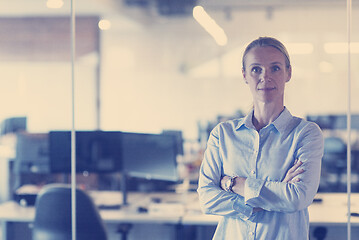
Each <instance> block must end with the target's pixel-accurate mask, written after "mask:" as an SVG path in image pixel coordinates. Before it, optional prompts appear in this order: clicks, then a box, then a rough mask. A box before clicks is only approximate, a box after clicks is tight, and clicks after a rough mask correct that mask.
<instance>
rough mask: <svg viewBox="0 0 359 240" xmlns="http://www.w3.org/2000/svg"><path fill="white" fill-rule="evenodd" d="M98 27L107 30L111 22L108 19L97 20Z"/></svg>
mask: <svg viewBox="0 0 359 240" xmlns="http://www.w3.org/2000/svg"><path fill="white" fill-rule="evenodd" d="M98 27H99V29H101V30H108V29H110V28H111V22H110V21H109V20H107V19H101V20H100V21H99V22H98Z"/></svg>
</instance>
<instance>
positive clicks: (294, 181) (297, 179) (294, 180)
mask: <svg viewBox="0 0 359 240" xmlns="http://www.w3.org/2000/svg"><path fill="white" fill-rule="evenodd" d="M301 180H302V179H300V178H295V179H292V180H290V181H289V183H296V182H300V181H301Z"/></svg>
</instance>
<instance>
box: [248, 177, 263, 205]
mask: <svg viewBox="0 0 359 240" xmlns="http://www.w3.org/2000/svg"><path fill="white" fill-rule="evenodd" d="M263 185H264V180H262V179H256V178H250V177H249V178H247V179H246V181H245V184H244V200H245V203H247V201H248V200H249V199H252V198H256V197H258V196H259V193H260V191H261V189H262V187H263Z"/></svg>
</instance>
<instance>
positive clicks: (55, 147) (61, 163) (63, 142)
mask: <svg viewBox="0 0 359 240" xmlns="http://www.w3.org/2000/svg"><path fill="white" fill-rule="evenodd" d="M120 134H121V133H120V132H117V131H115V132H107V131H76V134H75V136H76V172H85V171H87V172H93V173H114V172H119V171H121V170H122V161H121V138H120ZM49 158H50V172H53V173H70V172H71V132H70V131H50V132H49Z"/></svg>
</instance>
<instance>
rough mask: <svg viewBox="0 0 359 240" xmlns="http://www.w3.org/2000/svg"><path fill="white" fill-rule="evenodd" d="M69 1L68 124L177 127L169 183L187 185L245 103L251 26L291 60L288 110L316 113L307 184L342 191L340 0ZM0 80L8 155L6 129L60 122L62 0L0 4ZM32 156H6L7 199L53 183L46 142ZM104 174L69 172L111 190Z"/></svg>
mask: <svg viewBox="0 0 359 240" xmlns="http://www.w3.org/2000/svg"><path fill="white" fill-rule="evenodd" d="M195 6H202V7H203V9H204V11H205V12H206V13H207V14H208V15H209V16H210V17H211V18H212V19H213V20H214V21H215V22H216V23H217V26H218V28H219V30H218V31H217V33H218V34H217V33H215V34H214V35H211V32H210V31H208V29H207V30H206V29H205V27H204V26H202V25H201V24H200V20H198V18H199V17H200V15H201V14H200V12H199V13H198V12H197V14H199V16H197V15H196V12H195V11H194V7H195ZM75 7H76V9H75V10H76V41H75V43H76V61H75V126H76V129H77V130H81V131H94V130H103V131H124V132H132V133H149V134H158V133H163V132H166V131H167V132H172V133H176V134H179V135H177V136H181V143H182V144H183V145H182V147H183V152H182V153H181V154H180V156H179V157H178V168H179V169H178V171H179V176H180V178H179V181H178V182H177V183H178V184H182V185H183V183H184V182H185V183H188V184H189V185H187V187H188V188H189V189H190V190H191V189H192V190H194V189H195V185H196V180H197V171H198V166H199V164H200V162H201V158H202V153H203V150H204V148H205V143H206V140H207V137H208V134H209V131H210V130H211V129H212V128H213V127H214V126H215V125H216V124H217V123H218V122H219V121H223V120H226V119H231V118H236V117H241V116H244V115H245V114H246V113H247V112H248V111H249V110H250V109H251V104H252V103H251V95H250V92H249V89H248V88H247V86H246V84H244V82H243V78H242V75H241V54H242V51H243V49H244V47H245V46H246V44H248V43H249V42H250V41H252V40H253V39H255V38H257V37H259V36H273V37H276V38H278V39H280V40H281V41H282V42H283V43H284V44H285V45H286V46H287V47H288V50H289V54H290V56H291V61H292V67H293V74H292V79H291V81H290V82H289V83H288V84H287V88H286V96H285V105H286V106H287V107H288V108H289V110H290V111H291V113H292V114H293V115H297V116H299V117H303V118H307V119H310V120H312V121H315V122H317V123H318V124H319V125H320V127H321V128H322V129H323V132H324V135H325V137H326V151H325V153H326V154H325V157H324V158H323V173H322V180H321V181H322V182H321V186H320V189H319V190H320V191H322V192H345V191H346V146H347V144H348V142H347V140H346V134H347V132H346V118H345V114H346V112H347V102H348V81H347V79H348V71H347V69H348V56H347V54H346V53H347V49H346V42H347V15H346V14H347V10H346V3H345V1H339V0H302V1H294V0H292V1H285V0H270V1H268V0H266V1H265V0H263V1H262V0H259V1H247V0H220V1H218V0H87V1H83V0H78V1H76V4H75ZM358 7H359V3H358V1H353V14H352V22H353V28H352V36H351V40H352V55H351V61H352V66H353V68H352V70H353V71H352V74H351V80H352V82H351V93H352V94H351V97H350V98H351V102H352V108H351V111H352V115H353V119H352V124H353V129H352V131H351V136H352V140H351V142H350V143H349V144H351V146H352V149H353V152H352V166H351V167H352V172H353V175H352V190H353V191H354V192H356V191H359V177H358V176H359V175H358V174H359V154H357V152H358V153H359V151H358V150H359V134H358V133H359V117H358V116H359V104H358V103H359V95H358V94H356V92H357V91H358V90H359V78H358V77H359V76H358V75H359V72H358V71H356V67H355V66H358V64H359V55H358V54H359V29H358V26H357V24H356V23H358V22H359V9H358ZM197 10H198V11H201V10H202V9H200V8H197ZM0 83H1V88H0V102H1V104H0V106H1V107H0V109H1V111H0V121H1V122H2V126H1V131H2V138H1V148H0V154H1V155H2V156H3V158H10V159H11V158H13V159H16V153H17V151H21V150H19V149H18V148H16V144H17V143H18V142H16V140H17V138H18V136H17V135H16V133H19V132H26V133H28V134H30V135H31V134H33V135H32V137H34V138H35V139H38V138H41V136H42V137H44V138H46V137H47V134H48V133H49V132H50V131H65V130H69V129H71V126H72V125H71V124H72V119H71V117H72V112H71V111H72V105H71V103H72V102H71V89H72V88H71V28H70V1H62V0H42V1H25V0H12V1H10V0H5V1H1V2H0ZM33 141H36V140H33ZM44 155H45V157H44V159H45V160H44V159H41V161H43V162H41V161H39V162H40V163H39V162H36V159H34V160H33V162H31V164H30V165H27V166H26V167H24V168H23V170H21V171H18V172H16V171H17V170H16V169H19V168H17V167H16V161H15V163H12V164H14V166H15V167H14V166H12V165H11V166H10V168H11V169H10V170H9V171H10V172H9V175H8V176H9V178H11V179H12V178H14V179H15V180H14V181H13V182H11V184H12V185H11V186H10V187H9V189H7V186H3V189H6V191H8V190H9V191H10V194H9V196H10V197H11V196H12V193H13V192H14V191H15V190H16V189H17V188H19V187H21V186H23V185H27V184H33V185H41V184H44V183H48V182H60V181H63V178H62V179H61V178H57V176H53V175H52V174H48V173H47V172H46V171H47V170H46V166H45V167H44V165H46V164H47V162H46V161H48V159H47V158H46V146H45V153H44ZM41 164H43V165H41ZM40 165H41V166H40ZM42 167H43V168H42ZM24 169H25V170H24ZM2 171H6V170H2ZM19 172H21V174H22V175H21V174H20V175H21V178H20V179H19V178H18V177H19ZM99 179H100V180H99ZM81 181H82V182H81ZM99 181H101V182H100V183H99ZM113 181H117V179H116V178H115V180H114V179H113V178H111V177H110V178H109V179H108V178H106V177H102V178H101V176H100V177H99V176H96V177H95V178H91V176H88V175H86V176H80V178H79V182H80V183H83V184H84V187H85V188H99V187H101V188H104V189H107V188H108V189H111V188H112V189H113V188H114V186H113ZM139 181H140V180H139ZM106 184H108V185H106ZM156 184H157V183H156ZM85 185H86V186H85ZM164 185H165V186H167V185H166V184H164ZM156 186H157V187H158V186H162V185H158V184H157V185H156ZM191 186H192V187H191ZM115 187H116V186H115ZM172 187H173V186H172ZM157 190H158V189H157ZM2 199H3V200H4V201H5V200H8V199H7V197H6V196H5V197H2Z"/></svg>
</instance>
